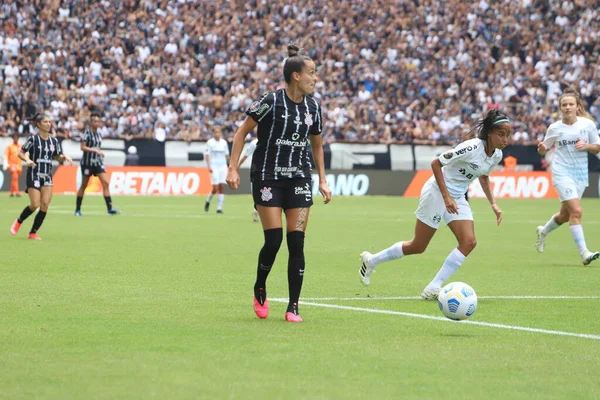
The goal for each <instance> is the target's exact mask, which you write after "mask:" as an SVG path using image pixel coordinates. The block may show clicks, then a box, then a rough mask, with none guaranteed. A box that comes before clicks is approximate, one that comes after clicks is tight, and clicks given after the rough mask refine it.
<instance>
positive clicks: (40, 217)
mask: <svg viewBox="0 0 600 400" xmlns="http://www.w3.org/2000/svg"><path fill="white" fill-rule="evenodd" d="M44 218H46V212H45V211H42V210H40V211H38V213H37V215H36V216H35V219H34V220H33V226H32V227H31V231H30V232H29V233H36V232H37V231H38V229H40V227H41V226H42V224H43V223H44Z"/></svg>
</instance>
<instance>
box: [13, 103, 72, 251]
mask: <svg viewBox="0 0 600 400" xmlns="http://www.w3.org/2000/svg"><path fill="white" fill-rule="evenodd" d="M32 123H33V124H34V125H35V126H36V127H37V128H38V130H39V133H38V134H37V135H32V136H29V137H28V138H27V141H26V142H25V144H24V145H23V147H22V148H21V152H20V153H19V158H20V159H21V160H23V161H25V163H26V164H27V167H28V168H27V189H26V192H27V194H28V195H29V206H27V207H25V209H23V211H22V212H21V215H19V218H17V219H16V220H15V222H13V224H12V226H11V227H10V233H11V234H12V235H13V236H15V235H16V234H17V233H18V232H19V228H21V224H22V223H23V221H25V220H26V219H27V217H29V216H30V215H31V214H33V213H34V211H35V210H36V209H37V208H38V207H39V208H40V211H39V212H38V213H37V215H36V216H35V219H34V221H33V226H32V227H31V231H30V232H29V236H28V237H29V239H32V240H41V239H42V238H40V237H39V236H38V235H37V231H38V230H39V229H40V227H41V226H42V223H43V222H44V219H45V218H46V213H47V212H48V206H49V205H50V200H52V160H57V161H61V162H62V161H66V162H68V163H69V164H72V163H73V160H72V159H71V157H69V156H67V155H64V154H63V152H62V149H61V147H60V143H59V141H58V139H56V138H54V137H52V136H50V129H51V127H52V121H50V117H48V116H47V115H46V114H36V115H35V116H34V117H33V118H32Z"/></svg>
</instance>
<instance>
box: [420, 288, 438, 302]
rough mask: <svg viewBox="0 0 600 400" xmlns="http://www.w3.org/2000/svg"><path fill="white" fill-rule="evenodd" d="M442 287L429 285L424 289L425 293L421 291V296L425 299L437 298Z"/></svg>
mask: <svg viewBox="0 0 600 400" xmlns="http://www.w3.org/2000/svg"><path fill="white" fill-rule="evenodd" d="M440 290H442V288H441V287H437V286H427V287H425V289H423V293H421V298H422V299H424V300H437V298H438V295H439V294H440Z"/></svg>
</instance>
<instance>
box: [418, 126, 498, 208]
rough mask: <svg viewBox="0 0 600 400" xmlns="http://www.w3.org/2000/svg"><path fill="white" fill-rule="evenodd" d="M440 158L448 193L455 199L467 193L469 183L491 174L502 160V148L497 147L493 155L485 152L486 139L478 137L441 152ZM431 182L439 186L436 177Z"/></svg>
mask: <svg viewBox="0 0 600 400" xmlns="http://www.w3.org/2000/svg"><path fill="white" fill-rule="evenodd" d="M438 159H439V160H440V162H441V163H442V165H443V168H442V172H443V173H444V182H445V183H446V186H447V187H448V193H449V194H450V196H452V197H453V198H455V199H458V198H460V197H462V196H464V195H465V193H466V192H467V190H468V189H469V184H471V182H473V181H474V180H475V179H476V178H478V177H480V176H481V175H489V174H490V172H491V171H492V169H493V168H494V166H495V165H497V164H498V163H499V162H500V161H501V160H502V150H500V149H496V150H495V151H494V154H492V156H491V157H488V156H487V154H485V141H483V140H481V139H479V138H477V139H470V140H466V141H464V142H462V143H460V144H459V145H458V146H456V147H455V148H454V149H452V150H450V151H447V152H445V153H443V154H441V155H440V156H439V157H438ZM429 180H430V182H431V183H432V184H434V185H435V186H437V182H436V181H435V177H433V176H432V177H431V178H430V179H429Z"/></svg>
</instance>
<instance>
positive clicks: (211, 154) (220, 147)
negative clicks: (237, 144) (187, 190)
mask: <svg viewBox="0 0 600 400" xmlns="http://www.w3.org/2000/svg"><path fill="white" fill-rule="evenodd" d="M204 158H205V159H206V165H208V170H209V171H210V183H211V184H212V191H211V192H210V193H209V194H208V197H207V198H206V202H205V203H204V211H206V212H208V208H209V207H210V201H211V200H212V198H213V196H214V195H215V194H216V195H217V196H218V202H217V214H223V201H224V200H225V193H224V191H223V186H224V185H225V178H227V163H228V162H229V145H228V144H227V141H226V140H225V139H223V131H222V130H221V128H220V127H216V128H214V129H213V137H212V138H210V139H208V141H207V142H206V150H205V152H204Z"/></svg>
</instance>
